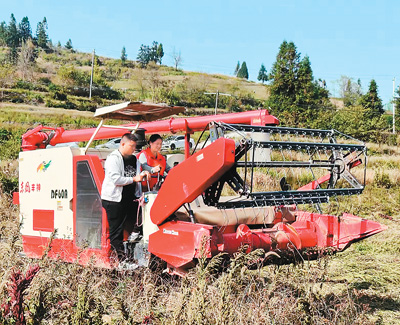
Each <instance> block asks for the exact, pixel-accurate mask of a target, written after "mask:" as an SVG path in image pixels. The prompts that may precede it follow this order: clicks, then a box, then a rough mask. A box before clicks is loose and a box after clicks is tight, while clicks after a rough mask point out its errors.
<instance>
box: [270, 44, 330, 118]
mask: <svg viewBox="0 0 400 325" xmlns="http://www.w3.org/2000/svg"><path fill="white" fill-rule="evenodd" d="M269 80H270V81H271V83H270V97H269V99H268V105H269V106H270V107H271V108H272V109H273V110H275V111H277V112H283V111H290V112H292V114H291V115H292V116H295V117H294V119H293V122H295V123H296V122H298V121H297V119H298V118H299V116H300V115H299V114H300V113H306V114H307V116H308V117H311V116H310V114H314V110H315V109H318V108H323V107H328V106H329V98H328V95H329V92H328V90H327V89H326V88H324V87H322V86H321V85H320V84H319V83H318V81H314V77H313V72H312V69H311V63H310V59H309V57H308V56H305V57H304V58H303V59H302V60H300V53H297V48H296V46H295V45H294V43H293V42H289V43H288V42H287V41H284V42H283V43H282V44H281V46H280V48H279V52H278V55H277V57H276V61H275V62H274V64H273V66H272V68H271V70H270V74H269ZM293 113H295V114H293ZM305 118H307V117H305Z"/></svg>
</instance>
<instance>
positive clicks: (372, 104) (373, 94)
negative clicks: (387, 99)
mask: <svg viewBox="0 0 400 325" xmlns="http://www.w3.org/2000/svg"><path fill="white" fill-rule="evenodd" d="M360 105H361V106H362V107H364V108H365V109H367V110H368V114H367V117H369V118H373V117H378V116H380V115H382V114H383V113H384V109H383V105H382V100H381V99H380V98H379V96H378V85H377V84H376V81H375V80H374V79H372V80H371V82H370V84H369V88H368V92H367V93H366V94H365V95H363V96H361V98H360Z"/></svg>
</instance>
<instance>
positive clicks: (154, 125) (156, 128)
mask: <svg viewBox="0 0 400 325" xmlns="http://www.w3.org/2000/svg"><path fill="white" fill-rule="evenodd" d="M211 121H217V122H225V123H233V124H255V125H278V124H279V121H278V119H277V118H276V117H275V116H272V115H269V113H268V111H267V110H257V111H247V112H241V113H230V114H220V115H209V116H199V117H188V118H176V119H175V118H170V119H167V120H162V121H155V122H144V123H141V124H140V127H141V128H144V129H146V133H148V134H151V133H176V132H187V133H193V132H195V131H202V130H204V128H205V127H206V126H207V125H208V123H210V122H211ZM123 126H127V127H130V126H131V127H133V126H135V125H134V124H125V125H123ZM43 129H44V127H43V126H41V125H39V126H38V127H36V128H35V129H33V130H30V131H28V132H27V133H25V134H24V135H23V136H22V146H21V147H22V149H23V150H35V149H38V148H45V146H46V145H45V142H47V141H48V140H49V134H48V133H45V132H40V131H41V130H43ZM46 129H48V128H46ZM95 130H96V129H95V128H90V129H80V130H70V131H65V130H64V129H63V128H57V129H53V131H54V132H55V133H54V135H53V137H52V138H51V140H50V144H51V145H53V146H54V145H56V144H57V143H66V142H76V141H89V139H90V138H91V136H92V135H93V133H94V131H95ZM125 132H126V130H123V129H112V128H101V129H100V130H99V132H98V133H97V134H96V136H95V138H94V139H95V140H100V139H110V138H116V137H120V136H122V135H123V134H124V133H125Z"/></svg>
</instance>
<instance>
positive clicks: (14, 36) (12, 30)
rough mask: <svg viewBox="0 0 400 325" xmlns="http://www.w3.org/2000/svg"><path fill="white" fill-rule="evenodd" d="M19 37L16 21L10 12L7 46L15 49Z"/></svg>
mask: <svg viewBox="0 0 400 325" xmlns="http://www.w3.org/2000/svg"><path fill="white" fill-rule="evenodd" d="M19 39H20V35H19V33H18V28H17V21H16V20H15V17H14V14H11V19H10V23H9V24H8V27H7V38H6V43H7V46H8V47H10V48H15V49H16V48H17V47H18V46H19Z"/></svg>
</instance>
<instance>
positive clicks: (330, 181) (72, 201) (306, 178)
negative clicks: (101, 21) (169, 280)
mask: <svg viewBox="0 0 400 325" xmlns="http://www.w3.org/2000/svg"><path fill="white" fill-rule="evenodd" d="M183 110H184V108H183V107H172V106H166V105H155V104H147V103H129V102H128V103H123V104H118V105H114V106H110V107H105V108H101V109H98V110H97V111H96V114H95V116H99V117H115V116H118V118H120V119H128V120H136V121H141V123H140V125H139V124H138V123H136V124H125V125H123V126H111V127H109V126H104V125H103V122H100V124H99V126H98V127H97V128H96V129H83V130H72V131H65V130H64V129H62V128H58V129H52V130H49V129H44V128H43V127H37V128H35V129H33V130H31V131H29V132H27V133H26V134H25V135H24V136H23V143H22V149H23V150H24V151H22V152H21V153H20V157H19V161H20V191H19V194H18V195H16V201H18V202H19V204H20V213H21V220H22V227H21V233H22V238H23V248H24V252H25V254H26V255H27V256H29V257H37V258H40V257H41V256H42V255H43V254H44V252H45V250H46V247H47V246H48V245H49V243H50V241H51V249H50V250H48V254H49V256H50V257H54V258H60V259H62V260H65V261H70V262H72V261H76V260H78V261H79V263H82V264H87V263H89V261H90V260H91V259H93V263H95V264H96V265H99V266H105V267H112V262H110V258H109V256H110V245H109V240H108V228H107V218H106V215H105V212H104V210H103V209H102V206H101V200H100V193H101V184H102V181H103V179H104V169H103V164H104V160H105V158H106V157H107V155H108V154H109V153H110V152H111V150H109V149H94V148H91V147H90V145H91V143H92V141H93V140H95V139H109V138H113V137H117V136H121V135H122V134H124V133H125V132H126V130H130V131H132V132H136V133H137V134H138V135H139V136H141V137H142V139H144V134H151V133H160V134H170V133H172V134H174V133H176V132H182V133H184V134H185V153H184V156H182V155H180V156H175V157H174V156H172V157H170V159H171V162H173V164H172V166H174V167H173V168H172V169H171V170H170V172H169V174H168V176H167V177H166V179H165V180H164V182H163V184H162V186H161V188H160V189H159V190H158V191H151V192H146V193H144V195H143V197H142V198H141V200H140V202H141V210H142V223H143V237H142V239H141V240H140V241H139V242H136V243H134V244H133V245H132V246H131V247H128V248H127V249H128V250H129V251H130V252H132V254H133V255H134V257H135V259H136V260H137V262H138V263H139V264H140V265H145V266H147V265H148V264H149V261H150V258H151V257H154V256H155V257H158V258H159V259H161V260H162V261H164V262H166V265H167V269H168V271H169V272H170V273H176V274H183V273H185V271H186V270H187V269H189V268H190V267H192V266H193V265H195V263H196V261H197V260H198V259H199V258H200V257H207V258H210V257H212V256H215V255H217V254H219V253H228V254H234V253H235V252H237V251H238V250H239V249H241V247H242V248H243V247H244V249H246V250H247V251H251V250H255V249H258V248H261V249H263V250H264V251H265V252H266V253H267V256H270V255H268V252H274V254H273V255H274V256H275V261H276V262H279V261H287V260H292V259H293V258H294V259H305V258H307V259H310V258H311V259H312V258H317V257H318V256H319V255H320V254H323V253H324V252H328V251H329V252H332V251H333V252H334V251H341V250H343V249H345V248H347V247H348V246H349V245H350V244H351V243H352V242H354V241H357V240H360V239H363V238H366V237H368V236H371V235H373V234H376V233H378V232H380V231H382V230H384V229H385V227H384V226H382V225H380V224H379V223H377V222H374V221H370V220H366V219H362V218H359V217H356V216H353V215H351V214H349V213H343V214H342V215H340V216H335V215H331V214H329V213H328V214H324V213H323V210H326V209H328V208H329V207H330V205H328V202H329V201H331V202H332V201H333V202H335V206H338V204H340V203H341V204H345V201H344V200H343V198H342V197H344V196H348V195H355V194H360V193H362V191H363V189H364V186H365V171H366V159H367V157H366V147H365V145H364V144H363V143H361V142H359V141H357V140H355V139H353V138H351V137H348V136H345V135H343V134H341V133H339V132H336V131H334V130H316V129H304V128H303V129H300V128H288V127H279V126H277V125H278V124H279V122H278V120H277V119H276V118H275V117H273V116H272V115H269V114H268V112H267V111H266V110H257V111H249V112H243V113H231V114H222V115H213V116H202V117H190V118H169V119H166V120H158V121H153V120H155V119H160V118H163V117H166V116H169V115H171V114H176V113H179V112H182V111H183ZM194 132H203V133H204V134H208V140H207V141H205V142H204V145H203V147H202V148H198V147H197V146H195V147H194V148H190V147H191V146H190V143H191V142H190V135H191V134H193V133H194ZM201 138H202V136H200V137H199V141H198V142H200V139H201ZM73 141H88V142H87V144H86V146H85V147H84V148H83V147H82V148H68V147H61V148H52V149H44V148H45V147H46V145H47V144H50V145H55V144H57V143H65V142H73ZM36 149H39V150H36ZM183 158H184V159H183ZM303 210H305V211H303ZM339 210H340V209H339V208H338V211H339ZM328 212H331V211H328Z"/></svg>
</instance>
